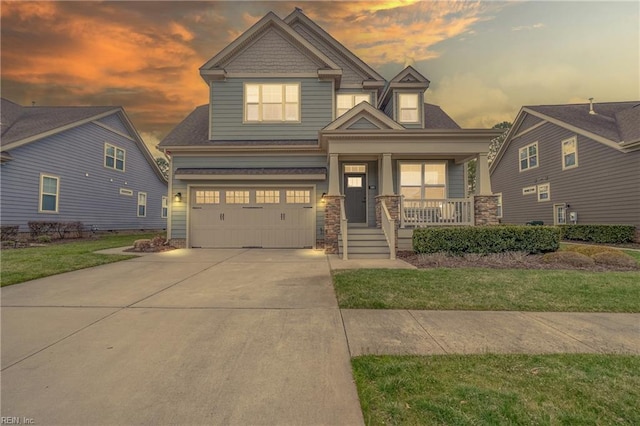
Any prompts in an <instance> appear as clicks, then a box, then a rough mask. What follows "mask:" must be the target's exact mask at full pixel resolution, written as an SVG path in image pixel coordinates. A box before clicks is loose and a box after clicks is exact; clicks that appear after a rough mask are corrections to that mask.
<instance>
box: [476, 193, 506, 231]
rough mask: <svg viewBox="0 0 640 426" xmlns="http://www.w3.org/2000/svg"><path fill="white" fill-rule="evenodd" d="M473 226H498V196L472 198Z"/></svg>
mask: <svg viewBox="0 0 640 426" xmlns="http://www.w3.org/2000/svg"><path fill="white" fill-rule="evenodd" d="M473 211H474V224H475V225H476V226H482V225H498V224H499V223H500V222H499V220H498V196H497V195H476V196H474V197H473Z"/></svg>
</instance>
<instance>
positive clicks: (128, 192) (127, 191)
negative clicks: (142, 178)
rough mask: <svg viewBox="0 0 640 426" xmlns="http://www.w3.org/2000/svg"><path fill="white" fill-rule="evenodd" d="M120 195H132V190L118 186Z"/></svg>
mask: <svg viewBox="0 0 640 426" xmlns="http://www.w3.org/2000/svg"><path fill="white" fill-rule="evenodd" d="M120 195H126V196H127V197H133V190H131V189H127V188H120Z"/></svg>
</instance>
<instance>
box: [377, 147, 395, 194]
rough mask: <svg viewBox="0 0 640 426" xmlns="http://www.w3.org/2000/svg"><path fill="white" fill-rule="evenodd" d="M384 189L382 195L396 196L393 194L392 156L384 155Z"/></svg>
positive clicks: (382, 188) (381, 189)
mask: <svg viewBox="0 0 640 426" xmlns="http://www.w3.org/2000/svg"><path fill="white" fill-rule="evenodd" d="M381 182H382V187H381V188H380V195H394V193H393V167H392V166H391V154H382V180H381Z"/></svg>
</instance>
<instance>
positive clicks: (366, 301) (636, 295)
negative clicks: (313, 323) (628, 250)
mask: <svg viewBox="0 0 640 426" xmlns="http://www.w3.org/2000/svg"><path fill="white" fill-rule="evenodd" d="M333 281H334V287H335V289H336V295H337V297H338V303H339V305H340V307H341V308H354V309H359V308H362V309H434V310H437V309H444V310H455V309H460V310H480V311H486V310H507V311H513V310H518V311H555V312H640V286H639V285H638V282H640V272H607V273H603V272H585V271H568V270H524V269H522V270H518V269H471V268H468V269H467V268H454V269H447V268H436V269H425V270H391V269H359V270H351V271H343V272H336V273H335V274H334V276H333Z"/></svg>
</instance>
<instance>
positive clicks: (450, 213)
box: [400, 197, 473, 228]
mask: <svg viewBox="0 0 640 426" xmlns="http://www.w3.org/2000/svg"><path fill="white" fill-rule="evenodd" d="M400 207H401V211H400V217H401V218H402V219H401V220H402V222H401V226H402V227H403V228H404V227H406V226H414V227H421V226H447V225H473V198H446V199H442V200H424V199H409V198H404V197H403V198H402V202H401V204H400Z"/></svg>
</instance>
